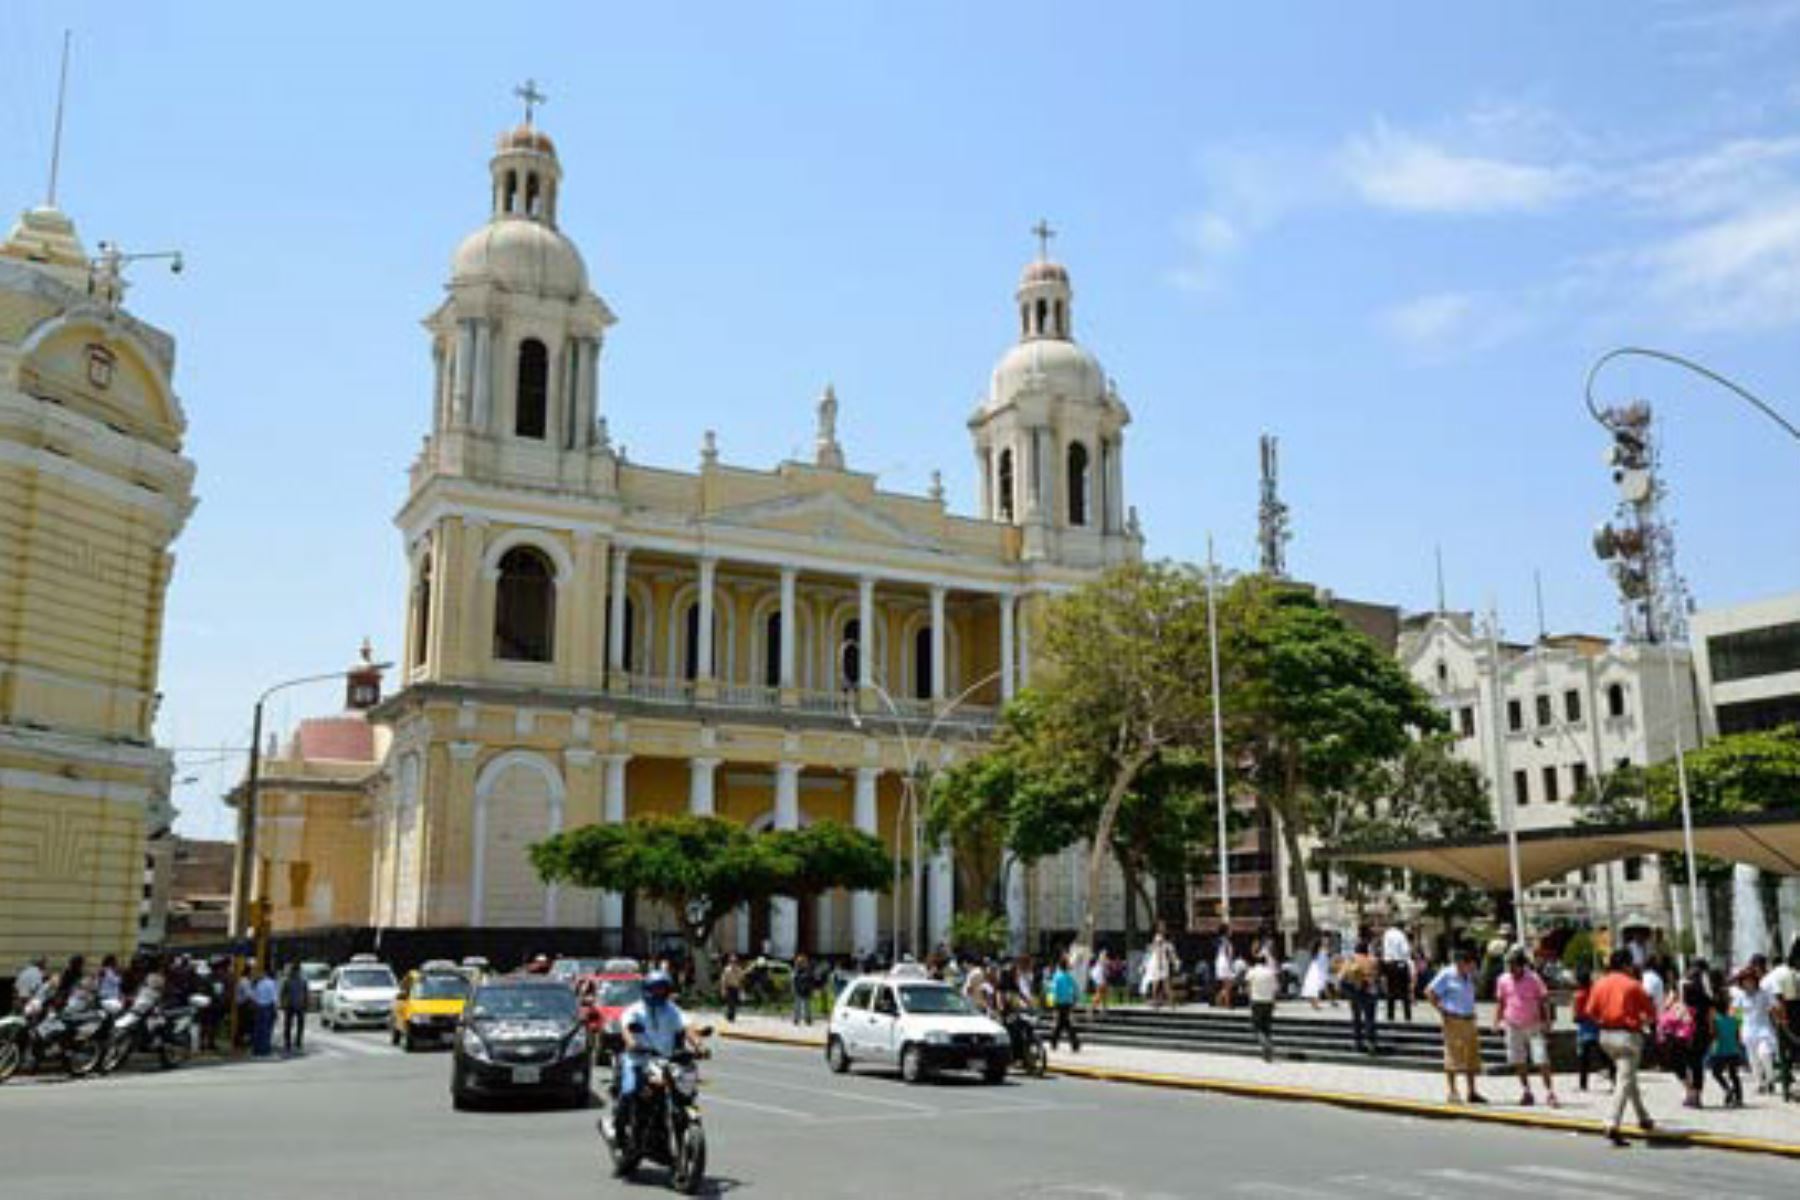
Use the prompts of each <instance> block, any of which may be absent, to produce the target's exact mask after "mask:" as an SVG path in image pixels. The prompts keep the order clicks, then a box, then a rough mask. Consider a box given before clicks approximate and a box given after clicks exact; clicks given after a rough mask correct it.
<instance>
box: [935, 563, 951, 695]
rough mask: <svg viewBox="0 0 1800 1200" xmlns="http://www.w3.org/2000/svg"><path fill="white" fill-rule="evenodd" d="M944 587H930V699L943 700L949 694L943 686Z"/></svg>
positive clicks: (938, 585) (936, 585) (939, 585)
mask: <svg viewBox="0 0 1800 1200" xmlns="http://www.w3.org/2000/svg"><path fill="white" fill-rule="evenodd" d="M944 591H945V589H944V587H943V585H942V584H932V586H931V698H932V699H933V700H943V699H944V698H945V697H947V696H948V695H949V694H950V693H949V690H948V689H947V688H946V687H945V686H944V685H945V683H946V680H945V678H944V676H945V671H944Z"/></svg>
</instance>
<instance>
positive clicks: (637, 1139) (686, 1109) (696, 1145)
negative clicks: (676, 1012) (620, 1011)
mask: <svg viewBox="0 0 1800 1200" xmlns="http://www.w3.org/2000/svg"><path fill="white" fill-rule="evenodd" d="M711 1032H712V1031H711V1030H710V1029H702V1030H700V1035H701V1036H702V1037H705V1036H708V1035H710V1034H711ZM625 1053H629V1052H628V1051H627V1052H622V1053H617V1054H614V1055H613V1063H614V1067H613V1082H612V1088H611V1092H610V1096H609V1104H608V1106H607V1111H606V1115H605V1116H602V1117H601V1118H600V1137H601V1138H602V1140H604V1141H605V1142H606V1149H607V1153H608V1154H609V1155H610V1156H611V1158H612V1169H613V1174H614V1175H616V1176H620V1177H623V1176H626V1175H630V1174H631V1173H632V1172H633V1171H635V1170H637V1168H638V1164H639V1163H640V1162H642V1161H643V1160H644V1159H649V1160H650V1161H651V1162H654V1163H660V1164H662V1165H663V1166H666V1167H668V1168H669V1186H671V1187H672V1188H674V1189H675V1190H676V1191H678V1192H681V1193H683V1194H685V1195H689V1196H691V1195H694V1194H695V1193H697V1192H698V1191H699V1190H700V1186H701V1184H703V1183H704V1182H705V1181H706V1129H705V1127H704V1126H703V1125H702V1124H701V1122H700V1072H699V1068H698V1066H697V1065H696V1063H697V1058H696V1055H695V1054H694V1052H693V1051H692V1050H690V1049H688V1048H687V1047H685V1046H682V1047H679V1048H678V1049H677V1050H676V1051H675V1053H674V1054H672V1055H670V1056H669V1057H668V1058H657V1057H654V1056H644V1057H640V1059H639V1062H640V1064H641V1065H640V1067H639V1072H640V1074H639V1080H638V1089H637V1095H636V1096H635V1097H633V1098H632V1102H631V1104H630V1106H629V1111H628V1112H627V1113H626V1114H625V1116H624V1118H623V1119H621V1118H620V1114H619V1107H620V1104H619V1100H620V1098H619V1070H620V1064H621V1060H622V1059H623V1058H624V1055H625Z"/></svg>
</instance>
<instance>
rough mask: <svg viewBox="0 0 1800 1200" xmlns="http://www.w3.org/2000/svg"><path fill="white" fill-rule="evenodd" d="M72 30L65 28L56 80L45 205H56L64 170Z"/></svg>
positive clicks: (47, 206) (53, 206) (51, 206)
mask: <svg viewBox="0 0 1800 1200" xmlns="http://www.w3.org/2000/svg"><path fill="white" fill-rule="evenodd" d="M70 37H71V31H70V30H67V29H65V30H63V48H62V74H61V75H60V76H58V77H57V81H56V128H55V129H54V130H53V131H52V132H51V134H50V194H49V198H48V199H46V200H45V202H44V207H46V208H55V207H56V177H57V175H58V173H59V172H60V171H61V170H62V125H63V101H64V100H66V99H67V98H68V95H69V39H70Z"/></svg>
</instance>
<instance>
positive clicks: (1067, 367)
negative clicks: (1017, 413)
mask: <svg viewBox="0 0 1800 1200" xmlns="http://www.w3.org/2000/svg"><path fill="white" fill-rule="evenodd" d="M1027 389H1034V390H1040V391H1047V392H1051V393H1053V394H1057V395H1061V396H1063V397H1065V398H1066V399H1069V400H1077V401H1080V400H1089V401H1093V402H1095V403H1099V402H1101V401H1104V400H1105V398H1106V373H1105V372H1104V371H1102V370H1101V369H1100V360H1099V359H1097V358H1095V357H1094V356H1093V355H1092V354H1089V353H1088V352H1087V351H1086V350H1084V349H1082V348H1081V347H1080V346H1078V345H1076V344H1075V343H1074V342H1069V341H1062V340H1060V339H1056V338H1036V339H1033V340H1030V341H1024V342H1020V343H1019V344H1018V345H1016V346H1013V347H1012V348H1011V349H1009V350H1008V351H1007V352H1006V353H1005V354H1003V355H1002V356H1001V357H1000V361H999V362H998V363H997V364H995V366H994V379H993V386H992V388H991V390H990V392H989V394H988V405H989V407H997V406H999V405H1000V404H1003V403H1005V402H1006V401H1007V400H1009V399H1011V398H1012V397H1014V396H1017V395H1018V394H1019V393H1021V392H1023V391H1026V390H1027Z"/></svg>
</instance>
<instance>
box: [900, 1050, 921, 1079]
mask: <svg viewBox="0 0 1800 1200" xmlns="http://www.w3.org/2000/svg"><path fill="white" fill-rule="evenodd" d="M900 1078H902V1079H904V1080H905V1081H906V1082H908V1083H918V1082H920V1081H921V1080H923V1079H924V1078H925V1055H924V1053H923V1052H922V1051H920V1049H919V1048H918V1047H917V1046H904V1047H902V1048H901V1050H900Z"/></svg>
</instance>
